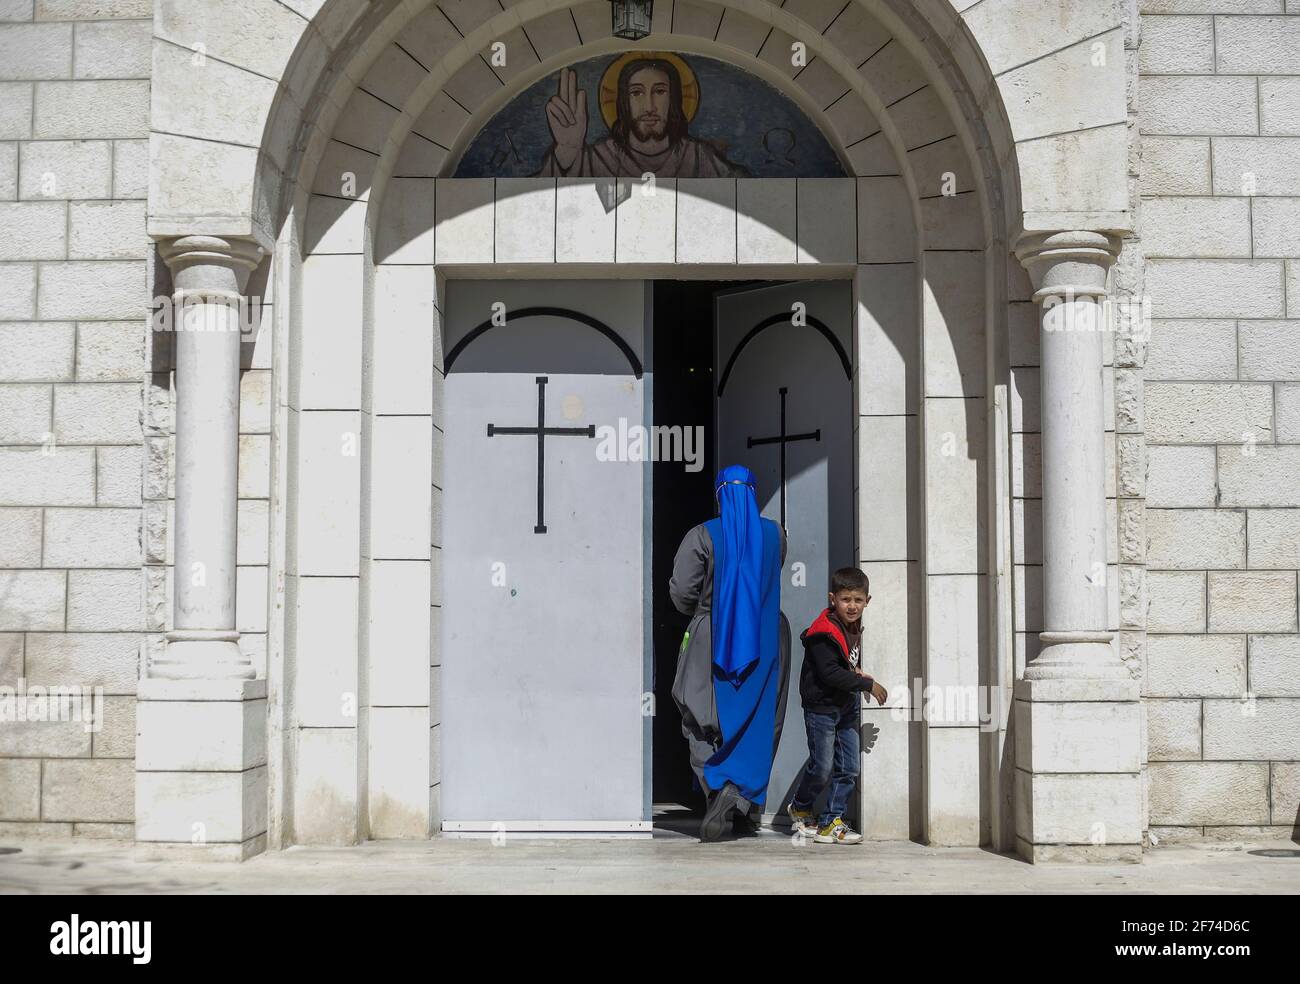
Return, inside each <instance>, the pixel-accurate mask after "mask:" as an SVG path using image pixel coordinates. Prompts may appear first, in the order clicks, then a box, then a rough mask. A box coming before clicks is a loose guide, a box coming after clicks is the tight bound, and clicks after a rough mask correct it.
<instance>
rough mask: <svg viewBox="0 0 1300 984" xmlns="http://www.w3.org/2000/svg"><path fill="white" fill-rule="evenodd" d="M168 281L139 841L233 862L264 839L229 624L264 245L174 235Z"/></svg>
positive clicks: (260, 760) (241, 678)
mask: <svg viewBox="0 0 1300 984" xmlns="http://www.w3.org/2000/svg"><path fill="white" fill-rule="evenodd" d="M159 252H160V254H161V255H162V257H163V259H164V260H165V261H166V263H167V266H168V268H169V269H170V270H171V272H172V279H173V285H174V293H173V295H172V304H173V307H172V314H173V317H172V327H173V329H174V330H175V332H176V334H175V345H174V352H175V392H176V417H175V433H176V452H175V465H176V511H175V525H174V530H175V537H174V541H175V567H174V576H173V585H172V627H171V630H170V631H169V632H168V633H167V645H166V649H165V650H164V653H163V655H162V656H161V657H160V658H158V659H155V660H153V661H152V662H151V663H150V665H149V666H148V667H147V673H146V676H147V679H144V680H141V681H140V685H139V689H138V693H137V708H136V712H137V713H136V724H137V731H138V738H137V747H136V841H137V844H139V845H141V846H142V847H143V846H145V845H148V846H149V847H150V848H152V849H160V848H162V847H163V846H164V845H171V846H172V847H173V849H174V848H177V847H180V848H182V849H184V850H186V851H192V852H193V853H195V854H197V855H199V856H201V857H204V858H213V857H229V858H236V859H242V858H245V857H248V856H249V855H251V854H254V853H258V852H260V851H261V850H263V849H264V848H265V841H266V681H265V680H255V679H253V677H254V670H253V667H252V664H251V663H250V662H249V660H248V659H247V658H245V657H244V655H243V654H242V653H241V652H240V649H239V642H238V640H239V633H238V632H237V631H236V628H235V624H236V623H235V575H236V568H235V548H236V509H237V506H238V478H239V344H240V338H241V327H242V324H243V320H244V318H243V308H244V296H243V289H244V286H245V284H246V283H247V281H248V275H249V274H250V273H251V272H252V271H253V269H254V268H255V267H256V266H257V265H258V263H259V262H260V261H261V258H262V255H263V253H264V250H263V249H262V248H261V247H260V246H258V245H257V244H256V243H255V242H253V241H252V240H247V239H236V238H224V237H214V236H185V237H182V238H179V239H172V240H168V241H164V242H162V243H160V245H159Z"/></svg>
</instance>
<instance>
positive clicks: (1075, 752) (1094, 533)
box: [1015, 231, 1142, 861]
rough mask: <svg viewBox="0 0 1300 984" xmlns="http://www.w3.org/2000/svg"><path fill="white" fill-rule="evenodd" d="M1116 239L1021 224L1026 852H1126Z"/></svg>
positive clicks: (1127, 730) (1136, 809)
mask: <svg viewBox="0 0 1300 984" xmlns="http://www.w3.org/2000/svg"><path fill="white" fill-rule="evenodd" d="M1118 253H1119V239H1118V237H1117V236H1114V235H1111V234H1110V233H1106V232H1072V231H1063V232H1035V233H1025V234H1023V235H1021V237H1020V239H1019V241H1018V243H1017V246H1016V256H1017V257H1018V258H1019V259H1020V261H1021V263H1023V264H1024V266H1025V268H1026V270H1028V272H1029V275H1030V279H1031V281H1032V282H1033V285H1034V288H1035V293H1034V299H1035V301H1036V302H1037V303H1038V304H1039V305H1040V331H1039V340H1040V349H1041V352H1040V366H1041V368H1040V377H1039V378H1040V386H1041V401H1042V402H1041V407H1042V409H1041V421H1042V488H1043V632H1042V633H1040V635H1039V640H1040V642H1041V643H1042V649H1041V651H1040V652H1039V654H1038V656H1037V657H1035V658H1034V659H1033V660H1032V661H1031V662H1030V663H1029V665H1028V666H1026V667H1025V674H1024V679H1022V680H1018V681H1017V682H1016V686H1015V698H1016V700H1015V728H1016V738H1015V748H1016V832H1017V849H1018V851H1019V853H1020V854H1022V855H1023V856H1025V857H1027V858H1029V859H1031V860H1033V861H1057V860H1066V861H1074V860H1082V861H1093V860H1096V861H1116V860H1125V861H1139V860H1141V856H1142V855H1141V852H1142V844H1141V840H1142V815H1141V781H1140V769H1141V705H1140V703H1139V700H1140V691H1139V682H1138V681H1137V680H1135V679H1134V678H1133V676H1132V675H1131V673H1130V672H1129V669H1128V667H1127V666H1126V665H1125V664H1124V663H1123V662H1122V661H1121V660H1120V659H1119V657H1118V655H1117V653H1116V652H1115V649H1114V647H1113V645H1112V637H1113V634H1114V633H1112V632H1111V631H1110V630H1109V627H1108V623H1109V619H1108V614H1107V613H1108V608H1107V596H1108V592H1107V586H1106V582H1107V577H1108V574H1107V560H1108V558H1107V555H1106V554H1107V543H1108V541H1109V531H1108V530H1107V525H1106V523H1107V521H1106V448H1105V433H1106V421H1105V409H1104V407H1105V401H1104V398H1105V381H1104V376H1103V371H1104V370H1103V357H1102V332H1103V331H1106V330H1109V329H1110V325H1108V324H1107V323H1106V321H1105V319H1104V318H1103V310H1102V307H1101V303H1100V302H1101V300H1102V299H1103V298H1104V296H1105V293H1106V273H1107V270H1108V269H1109V267H1110V266H1111V264H1112V263H1113V262H1114V260H1115V258H1116V256H1117V255H1118Z"/></svg>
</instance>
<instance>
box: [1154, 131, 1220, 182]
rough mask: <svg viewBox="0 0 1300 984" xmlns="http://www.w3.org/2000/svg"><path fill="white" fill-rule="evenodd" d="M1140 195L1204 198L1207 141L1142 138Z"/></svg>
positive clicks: (1205, 139) (1207, 151)
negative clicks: (1202, 196) (1199, 196)
mask: <svg viewBox="0 0 1300 984" xmlns="http://www.w3.org/2000/svg"><path fill="white" fill-rule="evenodd" d="M1141 187H1142V194H1144V195H1208V194H1209V193H1210V139H1209V137H1160V136H1148V135H1146V134H1143V136H1142V175H1141Z"/></svg>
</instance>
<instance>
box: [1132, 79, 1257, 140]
mask: <svg viewBox="0 0 1300 984" xmlns="http://www.w3.org/2000/svg"><path fill="white" fill-rule="evenodd" d="M1138 105H1139V109H1138V118H1139V119H1140V120H1141V121H1142V132H1143V133H1156V134H1162V135H1168V134H1196V135H1198V136H1199V135H1203V134H1215V135H1218V134H1252V133H1257V132H1258V122H1257V117H1256V112H1255V80H1254V79H1252V78H1227V77H1224V78H1215V77H1214V76H1187V77H1183V78H1179V77H1177V76H1169V77H1163V78H1162V77H1150V78H1143V79H1142V84H1141V86H1140V87H1139V89H1138Z"/></svg>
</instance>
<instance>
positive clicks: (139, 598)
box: [67, 570, 145, 632]
mask: <svg viewBox="0 0 1300 984" xmlns="http://www.w3.org/2000/svg"><path fill="white" fill-rule="evenodd" d="M67 578H68V629H69V631H89V632H96V631H99V632H111V631H119V630H120V631H125V632H139V631H141V630H142V629H144V628H145V624H144V579H143V577H142V575H141V572H140V571H139V570H133V571H69V572H68V574H67Z"/></svg>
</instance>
